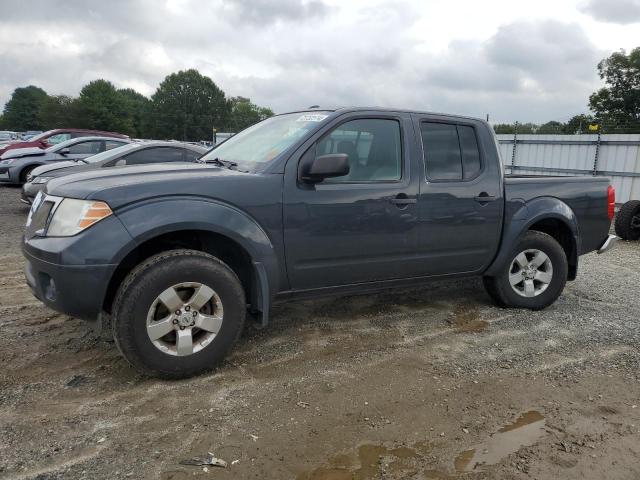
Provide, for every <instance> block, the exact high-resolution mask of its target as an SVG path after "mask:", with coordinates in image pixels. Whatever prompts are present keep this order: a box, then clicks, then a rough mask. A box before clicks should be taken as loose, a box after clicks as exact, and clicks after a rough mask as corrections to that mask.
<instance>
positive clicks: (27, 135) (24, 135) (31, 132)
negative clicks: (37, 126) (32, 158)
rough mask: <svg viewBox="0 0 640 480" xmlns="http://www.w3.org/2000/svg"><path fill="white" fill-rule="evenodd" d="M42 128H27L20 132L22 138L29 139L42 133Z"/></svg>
mask: <svg viewBox="0 0 640 480" xmlns="http://www.w3.org/2000/svg"><path fill="white" fill-rule="evenodd" d="M41 133H42V130H27V131H26V132H22V133H21V134H20V139H21V140H29V139H30V138H33V137H35V136H36V135H40V134H41Z"/></svg>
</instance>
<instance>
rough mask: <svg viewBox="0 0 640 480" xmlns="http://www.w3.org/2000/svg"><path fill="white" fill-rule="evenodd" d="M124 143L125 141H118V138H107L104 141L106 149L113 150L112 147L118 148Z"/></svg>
mask: <svg viewBox="0 0 640 480" xmlns="http://www.w3.org/2000/svg"><path fill="white" fill-rule="evenodd" d="M122 145H124V142H118V141H116V140H106V141H105V142H104V149H105V150H111V149H112V148H118V147H121V146H122Z"/></svg>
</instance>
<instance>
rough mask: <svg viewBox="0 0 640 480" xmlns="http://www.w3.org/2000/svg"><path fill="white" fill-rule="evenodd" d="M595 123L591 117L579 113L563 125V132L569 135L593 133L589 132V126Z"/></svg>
mask: <svg viewBox="0 0 640 480" xmlns="http://www.w3.org/2000/svg"><path fill="white" fill-rule="evenodd" d="M595 123H596V120H595V118H594V117H593V116H592V115H587V114H586V113H581V114H579V115H575V116H573V117H571V119H569V121H568V122H567V123H566V124H565V125H564V132H565V133H569V134H574V133H593V132H591V131H590V130H589V125H593V124H595Z"/></svg>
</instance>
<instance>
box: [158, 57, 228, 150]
mask: <svg viewBox="0 0 640 480" xmlns="http://www.w3.org/2000/svg"><path fill="white" fill-rule="evenodd" d="M230 110H231V105H230V102H229V101H228V100H227V99H226V97H225V94H224V92H223V91H222V90H220V88H218V86H217V85H216V84H215V83H214V82H213V80H211V79H210V78H209V77H206V76H204V75H201V74H200V72H198V71H197V70H195V69H191V70H181V71H179V72H177V73H172V74H171V75H168V76H167V77H165V79H164V80H163V81H162V83H160V86H159V87H158V89H157V90H156V92H155V93H154V94H153V96H152V97H151V109H150V118H149V119H148V121H149V126H150V134H151V135H153V136H155V137H156V138H170V139H181V140H202V139H209V138H211V136H212V132H213V128H214V127H215V128H218V129H222V128H224V127H225V126H226V121H227V120H228V117H229V113H230Z"/></svg>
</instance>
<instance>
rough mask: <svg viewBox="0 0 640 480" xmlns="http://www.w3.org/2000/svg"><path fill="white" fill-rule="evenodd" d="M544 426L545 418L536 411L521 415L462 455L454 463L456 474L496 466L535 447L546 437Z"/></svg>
mask: <svg viewBox="0 0 640 480" xmlns="http://www.w3.org/2000/svg"><path fill="white" fill-rule="evenodd" d="M544 425H545V421H544V417H543V416H542V415H541V414H540V413H539V412H537V411H535V410H531V411H529V412H526V413H524V414H522V415H520V417H519V418H518V419H517V420H516V421H515V422H513V423H511V424H509V425H506V426H504V427H502V428H501V429H500V430H498V432H497V433H496V434H495V435H492V436H491V437H489V438H488V439H487V440H485V441H484V442H483V443H482V444H480V445H478V446H477V447H476V448H473V449H470V450H465V451H464V452H462V453H460V455H458V456H457V457H456V459H455V461H454V467H455V470H456V472H458V473H462V472H470V471H472V470H474V469H475V468H477V467H479V466H481V465H493V464H496V463H498V462H499V461H500V460H502V459H503V458H505V457H506V456H508V455H511V454H512V453H515V452H517V451H518V450H519V449H520V448H522V447H527V446H529V445H533V444H534V443H535V442H536V441H537V440H538V439H539V438H540V437H542V435H544Z"/></svg>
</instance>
